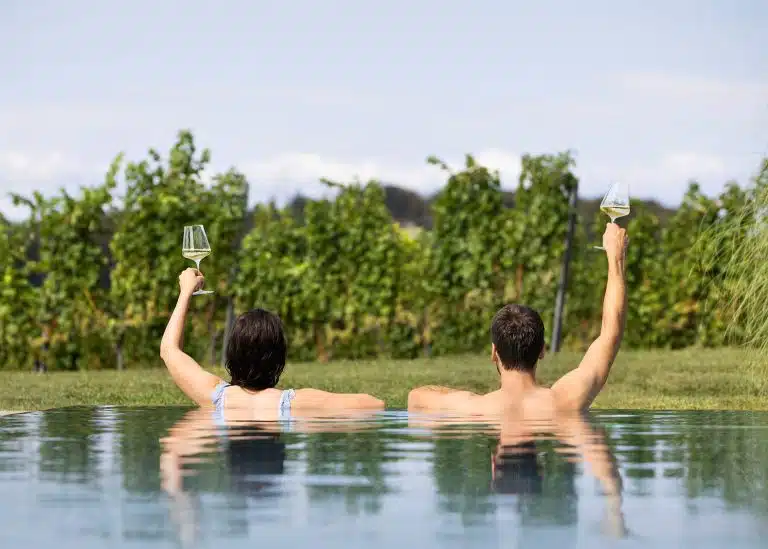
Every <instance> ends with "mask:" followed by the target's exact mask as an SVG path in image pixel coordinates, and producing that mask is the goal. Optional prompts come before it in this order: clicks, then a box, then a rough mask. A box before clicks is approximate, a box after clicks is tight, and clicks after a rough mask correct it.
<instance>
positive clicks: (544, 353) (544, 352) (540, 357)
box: [539, 345, 547, 360]
mask: <svg viewBox="0 0 768 549" xmlns="http://www.w3.org/2000/svg"><path fill="white" fill-rule="evenodd" d="M546 354H547V346H546V345H544V346H542V348H541V352H540V353H539V360H541V359H542V358H544V355H546Z"/></svg>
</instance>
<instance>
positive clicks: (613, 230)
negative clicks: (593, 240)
mask: <svg viewBox="0 0 768 549" xmlns="http://www.w3.org/2000/svg"><path fill="white" fill-rule="evenodd" d="M628 245H629V237H628V236H627V230H626V229H622V228H621V227H619V226H618V225H617V224H616V223H607V224H606V225H605V232H604V233H603V248H605V253H606V254H607V255H608V259H612V260H616V261H619V262H621V263H622V264H623V263H624V258H625V256H626V253H627V246H628Z"/></svg>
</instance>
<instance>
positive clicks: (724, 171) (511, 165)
mask: <svg viewBox="0 0 768 549" xmlns="http://www.w3.org/2000/svg"><path fill="white" fill-rule="evenodd" d="M474 156H475V159H476V160H477V161H478V162H479V163H480V164H482V165H484V166H487V167H488V168H490V169H493V170H499V172H500V174H501V180H502V185H503V186H504V188H505V189H509V190H511V189H514V188H515V187H516V185H517V179H518V176H519V173H520V155H518V154H516V153H514V152H511V151H505V150H503V149H494V148H491V149H487V150H484V151H482V152H480V153H477V154H475V155H474ZM443 160H445V161H446V163H447V164H448V165H449V167H450V168H451V169H453V170H458V169H461V167H462V166H463V165H464V158H463V157H456V158H443ZM759 160H760V158H759V155H755V156H754V158H730V157H723V156H718V155H712V154H704V153H701V152H696V151H677V152H670V153H668V154H666V155H664V156H662V157H660V158H659V159H658V160H657V161H655V162H649V163H645V164H637V165H604V164H598V163H596V162H594V161H590V159H582V158H580V159H579V161H578V163H577V167H576V173H577V175H578V176H579V178H580V179H581V190H580V194H581V195H582V196H583V197H595V196H599V195H601V194H602V193H603V192H604V191H605V189H606V188H607V187H608V185H609V184H610V183H611V182H613V181H624V182H626V183H628V184H629V185H630V191H631V193H632V194H633V195H634V196H638V197H642V198H651V197H653V198H657V199H660V200H662V201H663V202H665V203H667V204H676V203H678V202H679V200H680V199H681V198H682V196H683V192H684V190H685V187H686V185H687V182H688V181H690V180H691V179H696V180H698V181H700V182H701V183H702V186H703V188H704V190H705V192H709V193H716V192H718V191H719V190H720V189H721V188H722V186H723V184H724V183H725V182H726V181H728V180H729V179H732V178H738V180H739V181H740V182H746V178H747V177H749V175H751V173H752V169H753V168H754V167H756V166H757V165H758V163H759ZM235 165H236V167H237V168H238V169H240V170H241V171H242V172H243V173H245V174H246V175H247V176H248V179H249V180H250V181H251V193H250V194H251V201H252V202H257V201H264V200H268V199H270V198H275V199H277V200H278V201H281V202H282V201H284V200H287V199H290V198H291V197H292V196H293V195H295V194H296V193H297V192H300V193H302V194H305V195H309V196H320V195H323V194H326V192H327V189H326V188H325V187H324V186H323V185H322V184H320V183H319V179H320V178H322V177H325V178H328V179H331V180H335V181H339V182H342V183H344V182H350V181H352V180H354V179H355V178H359V179H360V180H362V181H367V180H369V179H376V180H379V181H381V182H382V183H391V184H396V185H400V186H403V187H407V188H410V189H412V190H415V191H418V192H421V193H424V194H426V193H431V192H434V191H436V190H438V189H439V188H440V187H441V186H442V185H443V183H444V182H445V179H446V174H445V173H444V172H443V171H442V170H440V169H439V168H438V167H437V166H431V165H428V164H427V163H426V159H422V158H416V159H413V161H411V162H407V163H404V162H402V161H397V160H387V159H383V158H369V159H361V160H351V159H344V158H334V157H329V156H325V155H322V154H316V153H298V152H293V153H284V154H279V155H277V156H274V157H272V158H266V159H263V160H254V161H245V162H240V163H235ZM107 166H108V161H107V160H105V161H104V162H103V163H93V162H87V161H85V160H83V159H78V158H77V157H74V156H71V155H67V154H65V153H63V152H60V151H53V152H49V153H39V154H32V153H23V152H20V151H6V152H0V211H2V212H3V213H4V214H5V215H7V216H8V217H18V216H21V215H23V213H24V212H23V211H22V210H19V209H15V208H13V207H12V206H11V202H10V200H9V199H8V198H7V193H8V192H17V193H21V194H28V193H30V192H31V191H32V190H39V191H41V192H43V193H44V194H50V193H53V192H56V191H57V190H58V189H59V188H60V187H62V186H63V187H65V188H67V189H69V190H70V191H75V190H76V189H77V188H78V187H79V186H81V185H94V184H99V183H100V182H101V181H102V179H103V175H104V173H105V172H106V169H107ZM220 168H222V167H220V166H214V167H213V169H212V170H209V172H210V173H209V174H208V175H209V176H210V174H211V173H214V172H216V171H218V170H219V169H220Z"/></svg>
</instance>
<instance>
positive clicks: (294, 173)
mask: <svg viewBox="0 0 768 549" xmlns="http://www.w3.org/2000/svg"><path fill="white" fill-rule="evenodd" d="M474 157H475V159H476V160H477V161H478V162H479V163H480V164H482V165H484V166H487V167H488V168H490V169H492V170H498V171H499V172H500V175H501V180H502V184H504V186H505V187H507V188H513V187H514V186H515V185H516V181H517V177H518V175H519V173H520V155H518V154H515V153H512V152H508V151H503V150H500V149H489V150H486V151H483V152H480V153H478V154H475V155H474ZM444 160H445V162H446V163H447V164H448V166H449V167H450V168H451V169H453V170H457V169H460V168H461V167H462V166H463V165H464V159H463V158H450V159H444ZM239 168H240V169H241V170H242V171H243V172H244V173H245V174H246V175H247V176H248V177H249V179H250V180H251V181H252V184H253V187H254V191H257V190H258V189H262V190H268V191H269V192H271V193H272V194H273V195H274V196H276V197H277V198H287V197H289V196H290V195H292V194H294V193H296V192H297V191H299V192H302V193H305V194H310V195H312V194H314V193H316V192H319V191H320V190H321V189H323V187H322V185H321V184H320V183H319V182H318V181H319V179H320V178H326V179H331V180H334V181H339V182H341V183H344V182H349V181H352V180H354V179H355V178H358V179H360V180H361V181H367V180H370V179H375V180H378V181H380V182H382V183H392V184H396V185H401V186H403V187H408V188H410V189H413V190H416V191H420V192H424V193H426V192H432V191H435V190H437V189H439V188H440V187H441V186H442V184H443V183H444V182H445V179H446V174H445V173H443V172H442V171H441V170H440V169H439V168H438V167H436V166H432V165H429V164H427V163H426V158H425V159H422V160H420V161H414V162H413V163H409V164H407V165H404V164H402V163H398V162H387V161H384V160H382V159H378V160H375V159H365V160H360V161H346V160H342V159H338V158H330V157H325V156H322V155H319V154H313V153H286V154H282V155H279V156H276V157H274V158H272V159H268V160H265V161H255V162H246V163H244V164H241V165H240V166H239Z"/></svg>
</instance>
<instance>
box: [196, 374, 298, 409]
mask: <svg viewBox="0 0 768 549" xmlns="http://www.w3.org/2000/svg"><path fill="white" fill-rule="evenodd" d="M229 386H230V384H229V383H227V382H226V381H222V382H221V383H219V384H218V385H216V387H215V388H214V389H213V392H212V393H211V402H212V403H213V405H214V407H215V409H216V412H219V413H221V412H223V411H224V390H225V389H226V388H227V387H229ZM295 396H296V391H294V390H293V389H286V390H285V391H283V392H282V393H281V394H280V404H279V405H278V408H277V411H278V414H279V416H280V417H281V418H284V417H290V415H291V401H292V400H293V399H294V397H295Z"/></svg>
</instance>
